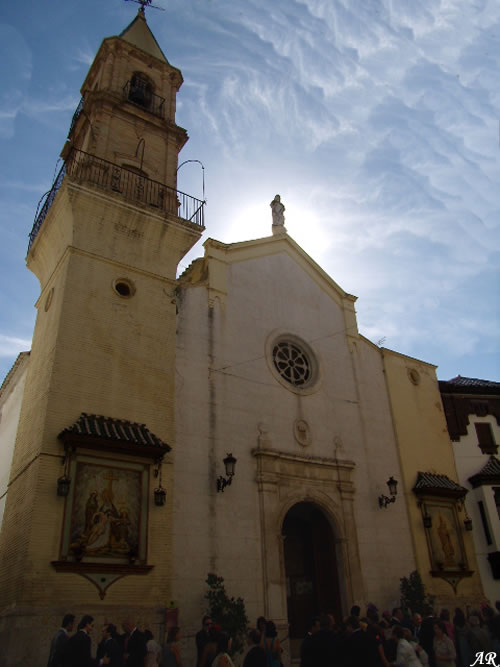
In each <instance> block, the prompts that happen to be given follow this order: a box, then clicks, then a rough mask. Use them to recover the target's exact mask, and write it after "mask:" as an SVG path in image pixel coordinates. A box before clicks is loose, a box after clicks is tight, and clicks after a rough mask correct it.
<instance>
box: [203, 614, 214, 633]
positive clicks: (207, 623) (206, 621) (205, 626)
mask: <svg viewBox="0 0 500 667" xmlns="http://www.w3.org/2000/svg"><path fill="white" fill-rule="evenodd" d="M201 625H202V627H203V629H204V630H205V632H208V630H209V628H210V626H211V625H212V619H211V618H210V616H204V617H203V618H202V619H201Z"/></svg>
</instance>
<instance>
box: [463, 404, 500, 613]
mask: <svg viewBox="0 0 500 667" xmlns="http://www.w3.org/2000/svg"><path fill="white" fill-rule="evenodd" d="M468 418H469V424H468V425H467V435H463V436H461V437H460V440H459V441H458V442H454V443H453V448H454V452H455V460H456V465H457V472H458V476H459V483H460V484H461V485H462V486H464V487H465V488H466V489H470V490H469V493H468V494H467V496H466V502H465V505H466V508H467V512H468V514H469V516H470V518H471V519H472V525H473V537H474V545H475V549H476V556H477V562H478V567H479V570H480V574H481V581H482V583H483V588H484V592H485V594H486V595H487V597H488V598H489V600H490V601H491V603H492V604H494V603H495V601H496V600H499V599H500V580H498V579H494V578H493V576H492V572H491V567H490V564H489V562H488V554H489V553H491V552H494V551H500V518H499V516H498V512H497V508H496V504H495V496H494V492H493V487H492V486H488V485H482V486H479V487H477V488H476V489H472V488H471V484H470V482H469V477H472V476H473V475H476V474H477V473H479V472H480V471H481V470H482V468H484V466H485V465H486V464H487V463H488V460H489V454H483V453H482V451H481V449H480V448H479V446H478V437H477V434H476V429H475V426H474V424H476V423H487V424H490V426H491V429H492V432H493V436H494V439H495V442H496V443H497V445H500V426H498V424H497V421H496V419H495V417H494V416H493V415H487V416H485V417H478V416H477V415H473V414H470V415H469V416H468ZM480 501H482V503H483V507H484V510H485V514H486V520H487V522H488V526H489V531H490V536H491V541H492V543H491V544H490V545H488V543H487V540H486V535H485V531H484V528H483V522H482V519H481V515H480V511H479V505H478V503H479V502H480Z"/></svg>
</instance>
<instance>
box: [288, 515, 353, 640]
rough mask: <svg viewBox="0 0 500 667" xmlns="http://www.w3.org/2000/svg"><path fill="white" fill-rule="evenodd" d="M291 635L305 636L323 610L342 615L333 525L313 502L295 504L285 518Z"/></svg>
mask: <svg viewBox="0 0 500 667" xmlns="http://www.w3.org/2000/svg"><path fill="white" fill-rule="evenodd" d="M282 534H283V538H284V556H285V574H286V588H287V606H288V622H289V626H290V639H291V640H292V641H293V640H294V639H303V638H304V637H305V635H306V633H307V631H308V630H309V623H310V620H311V618H312V617H313V616H314V615H316V614H319V613H321V612H327V613H333V614H334V615H335V618H336V619H337V620H338V621H339V620H341V618H342V604H341V596H340V586H339V575H338V563H337V557H336V549H335V537H334V533H333V530H332V527H331V525H330V523H329V521H328V520H327V518H326V516H325V515H324V514H323V512H322V511H321V509H320V508H319V507H318V506H317V505H315V504H314V503H309V502H302V503H297V504H296V505H294V506H293V507H292V508H291V509H290V510H289V511H288V512H287V514H286V516H285V519H284V521H283V529H282Z"/></svg>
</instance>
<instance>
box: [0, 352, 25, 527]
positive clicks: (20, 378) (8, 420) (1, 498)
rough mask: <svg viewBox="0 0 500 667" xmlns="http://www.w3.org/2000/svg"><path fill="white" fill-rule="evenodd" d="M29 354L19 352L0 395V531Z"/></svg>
mask: <svg viewBox="0 0 500 667" xmlns="http://www.w3.org/2000/svg"><path fill="white" fill-rule="evenodd" d="M28 362H29V352H21V354H20V355H19V356H18V358H17V360H16V362H15V364H14V366H13V367H12V369H11V370H10V372H9V374H8V375H7V377H6V378H5V381H4V384H3V386H2V390H1V393H0V530H1V528H2V520H3V513H4V509H5V503H6V501H7V488H8V483H9V476H10V466H11V464H12V456H13V454H14V446H15V443H16V435H17V426H18V424H19V414H20V412H21V403H22V399H23V392H24V384H25V382H26V372H27V370H28Z"/></svg>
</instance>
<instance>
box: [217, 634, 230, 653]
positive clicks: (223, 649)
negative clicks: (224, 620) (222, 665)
mask: <svg viewBox="0 0 500 667" xmlns="http://www.w3.org/2000/svg"><path fill="white" fill-rule="evenodd" d="M230 650H231V639H230V637H229V635H228V634H227V632H220V633H219V638H218V640H217V653H227V652H228V651H230Z"/></svg>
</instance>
